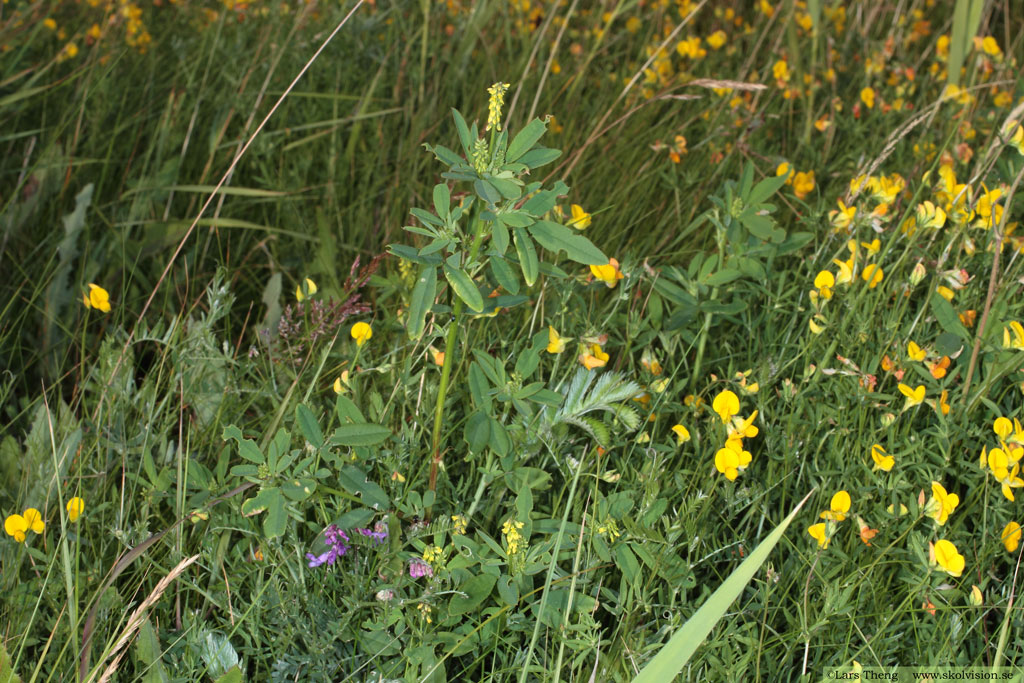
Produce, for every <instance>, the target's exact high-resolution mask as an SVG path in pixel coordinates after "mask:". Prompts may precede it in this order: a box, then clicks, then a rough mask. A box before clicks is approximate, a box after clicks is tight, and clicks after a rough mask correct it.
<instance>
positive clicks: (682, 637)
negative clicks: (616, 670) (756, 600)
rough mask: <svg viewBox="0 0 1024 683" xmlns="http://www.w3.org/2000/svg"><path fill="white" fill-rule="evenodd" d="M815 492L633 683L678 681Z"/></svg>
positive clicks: (728, 579) (765, 541)
mask: <svg viewBox="0 0 1024 683" xmlns="http://www.w3.org/2000/svg"><path fill="white" fill-rule="evenodd" d="M811 493H814V491H813V490H812V491H811V492H810V493H808V494H807V495H806V496H804V499H803V500H801V501H800V503H799V504H797V506H796V507H795V508H794V509H793V511H792V512H790V513H789V516H788V517H786V519H784V520H782V523H781V524H779V526H777V527H775V530H774V531H772V532H771V533H770V534H768V538H766V539H764V540H763V541H761V544H760V545H759V546H757V548H756V549H755V550H754V552H752V553H750V557H748V558H747V559H746V560H744V561H743V564H741V565H740V566H739V567H737V568H736V571H734V572H733V573H732V574H730V575H729V578H727V579H726V580H725V582H724V583H722V585H721V586H719V587H718V590H716V591H715V592H714V593H712V594H711V597H709V598H708V599H707V602H705V603H704V604H703V605H701V608H700V609H699V610H697V613H696V614H694V615H693V616H692V617H690V619H689V620H688V621H687V622H686V623H685V624H683V627H682V628H681V629H679V630H678V631H677V632H676V634H675V635H674V636H672V638H671V640H669V641H668V642H667V643H666V644H665V645H664V647H662V648H661V651H660V652H658V654H656V655H655V656H654V659H652V660H651V661H649V662H648V663H647V666H645V667H644V668H643V669H642V670H641V671H640V673H639V674H638V675H637V677H636V678H634V679H633V683H663V682H664V681H671V680H672V679H673V678H675V676H676V675H677V674H678V673H679V672H680V671H681V670H682V669H683V667H684V666H686V663H687V662H688V661H690V657H692V656H693V653H694V652H696V651H697V648H698V647H699V646H700V645H701V643H703V642H704V639H705V638H707V637H708V634H709V633H711V629H713V628H714V627H715V624H717V623H718V622H719V620H721V618H722V617H723V616H724V615H725V612H726V610H728V609H729V605H731V604H732V603H733V602H734V601H735V600H736V598H738V597H739V596H740V593H741V592H743V589H744V588H745V587H746V585H747V584H748V583H749V582H750V579H751V578H753V576H754V573H755V572H757V570H758V569H760V568H761V565H762V564H764V563H765V560H767V559H768V555H769V554H771V552H772V550H773V549H774V548H775V545H776V544H777V543H778V542H779V540H780V539H781V538H782V535H783V534H784V533H786V529H787V527H789V525H790V523H791V522H792V521H793V519H794V518H795V517H796V514H797V513H798V512H800V508H802V507H803V505H804V503H806V502H807V499H808V498H810V497H811Z"/></svg>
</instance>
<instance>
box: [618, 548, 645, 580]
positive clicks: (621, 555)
mask: <svg viewBox="0 0 1024 683" xmlns="http://www.w3.org/2000/svg"><path fill="white" fill-rule="evenodd" d="M615 566H617V567H618V568H619V570H621V571H622V576H623V577H624V578H625V579H626V580H627V581H629V582H630V583H631V584H633V585H634V586H636V585H638V584H639V581H640V563H639V562H638V561H637V559H636V555H634V554H633V551H632V550H630V549H629V545H627V544H626V543H619V544H617V545H616V546H615Z"/></svg>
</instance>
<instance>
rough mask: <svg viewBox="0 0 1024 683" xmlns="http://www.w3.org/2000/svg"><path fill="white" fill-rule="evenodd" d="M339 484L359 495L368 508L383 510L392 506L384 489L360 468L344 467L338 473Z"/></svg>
mask: <svg viewBox="0 0 1024 683" xmlns="http://www.w3.org/2000/svg"><path fill="white" fill-rule="evenodd" d="M338 482H339V483H340V484H341V486H342V488H344V489H345V490H346V491H348V492H349V493H353V494H357V495H358V496H359V497H360V499H361V500H362V501H363V504H364V505H366V506H367V507H372V508H374V509H377V510H383V509H386V508H388V507H390V506H391V499H390V498H388V494H386V493H385V492H384V489H382V488H381V487H380V486H378V485H377V484H376V483H374V482H372V481H370V480H369V479H368V478H367V476H366V473H365V472H363V471H362V470H361V469H359V468H358V467H355V466H352V465H349V466H347V467H343V468H342V469H341V471H340V472H338Z"/></svg>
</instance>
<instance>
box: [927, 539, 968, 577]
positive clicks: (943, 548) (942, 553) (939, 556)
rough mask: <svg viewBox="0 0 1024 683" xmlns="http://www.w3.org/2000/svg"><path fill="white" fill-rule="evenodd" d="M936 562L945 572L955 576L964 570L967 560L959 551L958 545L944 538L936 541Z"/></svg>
mask: <svg viewBox="0 0 1024 683" xmlns="http://www.w3.org/2000/svg"><path fill="white" fill-rule="evenodd" d="M933 552H934V556H935V563H936V564H938V565H939V567H941V568H942V570H943V571H944V572H946V573H947V574H949V575H950V576H953V577H958V576H960V575H961V574H963V572H964V567H965V566H966V564H967V561H966V560H965V559H964V556H963V555H961V554H960V553H959V552H957V549H956V546H955V545H953V544H952V543H950V542H949V541H947V540H945V539H942V540H940V541H936V542H935V548H934V551H933Z"/></svg>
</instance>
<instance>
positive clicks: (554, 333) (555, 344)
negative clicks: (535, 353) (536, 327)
mask: <svg viewBox="0 0 1024 683" xmlns="http://www.w3.org/2000/svg"><path fill="white" fill-rule="evenodd" d="M570 339H571V337H563V336H561V335H560V334H558V330H556V329H555V328H554V327H552V326H551V325H548V346H547V349H546V350H547V352H548V353H561V352H562V351H565V343H566V342H567V341H569V340H570Z"/></svg>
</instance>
